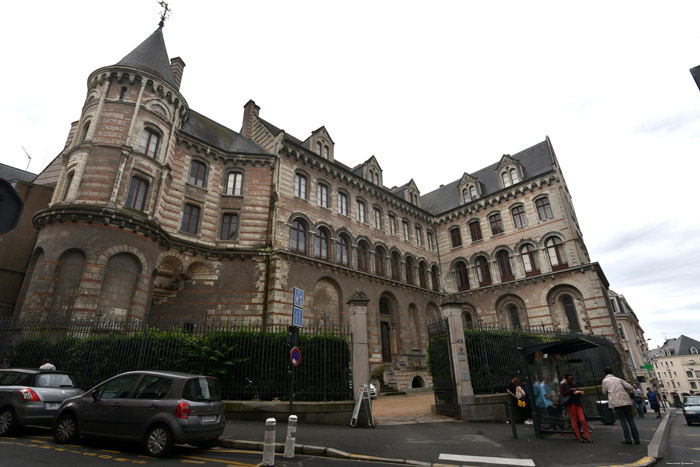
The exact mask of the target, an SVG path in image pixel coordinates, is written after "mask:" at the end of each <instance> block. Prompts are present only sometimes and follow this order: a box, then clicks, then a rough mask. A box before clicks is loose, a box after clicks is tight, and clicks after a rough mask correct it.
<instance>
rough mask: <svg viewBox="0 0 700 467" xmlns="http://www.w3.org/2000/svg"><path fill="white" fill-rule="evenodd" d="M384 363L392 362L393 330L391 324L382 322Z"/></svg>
mask: <svg viewBox="0 0 700 467" xmlns="http://www.w3.org/2000/svg"><path fill="white" fill-rule="evenodd" d="M381 329H382V361H383V362H391V330H390V329H389V323H388V322H386V321H382V324H381Z"/></svg>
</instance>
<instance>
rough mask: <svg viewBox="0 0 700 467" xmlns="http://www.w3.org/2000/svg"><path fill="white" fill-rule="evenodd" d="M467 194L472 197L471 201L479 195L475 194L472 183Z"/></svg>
mask: <svg viewBox="0 0 700 467" xmlns="http://www.w3.org/2000/svg"><path fill="white" fill-rule="evenodd" d="M469 194H470V195H471V197H472V201H474V200H475V199H477V198H478V197H479V195H477V194H476V187H475V186H474V185H472V186H470V187H469Z"/></svg>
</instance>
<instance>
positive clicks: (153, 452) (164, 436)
mask: <svg viewBox="0 0 700 467" xmlns="http://www.w3.org/2000/svg"><path fill="white" fill-rule="evenodd" d="M143 445H144V447H145V448H146V452H147V453H148V455H149V456H153V457H167V456H169V455H170V453H171V452H172V450H173V435H172V434H170V430H169V429H168V427H167V426H165V425H155V426H152V427H151V428H150V429H149V430H148V432H147V433H146V439H145V440H144V442H143Z"/></svg>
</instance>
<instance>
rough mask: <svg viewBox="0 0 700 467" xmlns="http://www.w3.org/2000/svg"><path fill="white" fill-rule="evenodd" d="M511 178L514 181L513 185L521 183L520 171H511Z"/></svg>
mask: <svg viewBox="0 0 700 467" xmlns="http://www.w3.org/2000/svg"><path fill="white" fill-rule="evenodd" d="M510 178H511V180H512V181H513V185H515V184H516V183H518V182H520V176H519V175H518V171H517V170H516V169H510Z"/></svg>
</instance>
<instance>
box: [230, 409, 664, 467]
mask: <svg viewBox="0 0 700 467" xmlns="http://www.w3.org/2000/svg"><path fill="white" fill-rule="evenodd" d="M408 418H410V419H411V421H406V419H407V417H406V415H405V414H399V415H397V417H396V418H395V419H392V418H391V417H379V418H378V419H377V427H376V428H374V429H373V428H370V427H367V426H365V427H356V428H353V427H350V426H328V425H306V424H299V425H298V427H297V433H296V446H297V452H301V453H302V454H310V455H328V456H331V457H347V455H349V456H350V457H353V455H356V456H358V457H359V456H362V457H363V458H365V459H366V456H372V457H378V458H382V460H384V461H386V460H387V459H391V460H394V461H396V462H397V463H406V461H420V462H421V463H424V464H422V465H433V464H440V465H465V464H470V465H487V464H483V463H480V462H479V461H478V460H475V459H473V458H464V457H460V456H483V457H491V458H493V457H499V458H511V459H519V460H521V461H511V462H510V464H517V465H536V466H561V465H567V466H598V465H610V464H615V465H623V464H632V463H636V464H635V465H637V466H640V465H652V464H653V461H654V460H653V459H650V458H647V447H648V445H649V443H650V441H651V439H652V437H653V436H654V434H655V432H656V428H657V426H659V422H660V421H661V420H658V419H655V418H653V417H647V418H644V419H639V418H637V419H635V421H636V422H637V427H638V429H639V433H640V438H641V444H640V445H623V444H621V443H620V441H622V428H621V427H620V425H619V423H617V422H616V424H615V425H610V426H608V425H603V424H602V423H600V422H598V421H592V422H591V423H590V425H591V426H592V427H593V431H592V432H591V439H592V440H593V444H582V443H578V442H577V441H576V440H575V438H574V435H573V434H571V435H548V436H546V437H545V438H544V439H537V438H535V433H534V429H533V427H532V426H525V425H517V427H516V428H517V433H518V439H513V436H512V429H511V426H510V425H509V424H505V423H485V422H460V421H454V420H451V419H449V418H445V417H437V416H428V415H416V414H414V415H413V416H411V417H408ZM286 432H287V423H286V420H280V421H278V422H277V433H276V442H277V443H281V444H282V445H283V444H284V441H285V437H286ZM264 434H265V422H263V421H254V422H251V421H231V422H229V423H228V424H227V426H226V430H225V431H224V435H223V437H222V440H223V443H224V445H225V446H228V447H236V448H244V449H262V441H263V439H264ZM657 438H658V437H657ZM656 441H658V439H657V440H656ZM300 446H301V447H300ZM329 448H330V449H329ZM338 451H340V452H338ZM527 460H532V463H528V462H527ZM503 463H506V462H503ZM419 465H420V464H419ZM492 465H493V464H492Z"/></svg>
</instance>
